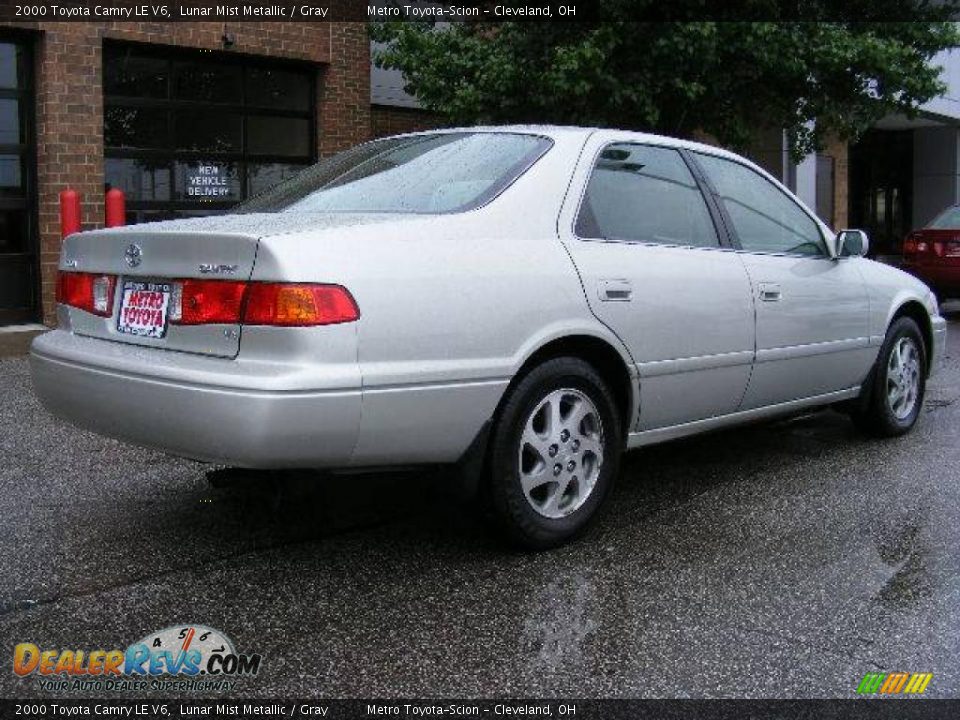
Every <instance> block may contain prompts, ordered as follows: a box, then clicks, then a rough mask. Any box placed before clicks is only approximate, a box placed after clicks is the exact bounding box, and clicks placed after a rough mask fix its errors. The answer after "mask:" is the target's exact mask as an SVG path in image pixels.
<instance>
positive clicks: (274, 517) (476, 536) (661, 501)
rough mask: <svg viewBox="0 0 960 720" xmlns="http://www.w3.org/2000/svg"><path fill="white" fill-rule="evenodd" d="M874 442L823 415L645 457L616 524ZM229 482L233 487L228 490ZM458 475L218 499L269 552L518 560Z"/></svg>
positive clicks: (616, 503) (223, 486) (313, 483)
mask: <svg viewBox="0 0 960 720" xmlns="http://www.w3.org/2000/svg"><path fill="white" fill-rule="evenodd" d="M858 438H859V439H860V441H861V442H866V441H865V440H863V439H862V438H860V436H859V435H858V434H857V433H856V431H855V430H854V429H853V427H852V425H851V424H850V422H849V420H848V419H847V418H846V417H845V416H843V415H841V414H839V413H836V412H832V411H821V412H817V413H813V414H807V415H804V416H800V417H795V418H791V419H787V420H781V421H778V422H773V423H771V422H767V423H764V424H755V425H748V426H744V427H740V428H738V429H734V430H725V431H718V432H715V433H711V434H707V435H702V436H698V437H693V438H688V439H683V440H678V441H674V442H670V443H664V444H661V445H655V446H651V447H649V448H643V449H641V450H638V451H633V452H630V453H627V454H626V455H625V456H624V459H623V462H622V465H621V472H620V477H619V479H618V487H617V489H616V491H615V493H614V496H613V498H612V502H611V506H610V508H609V512H608V514H607V515H608V517H610V516H611V515H612V516H613V518H614V520H616V518H617V516H619V515H624V516H630V517H631V518H633V519H636V518H637V517H638V516H640V517H643V516H649V515H654V514H656V513H657V512H659V511H661V510H663V509H665V508H669V507H676V506H682V505H684V504H685V503H687V502H689V501H690V500H691V499H692V498H694V497H696V496H698V495H700V494H701V493H703V492H705V491H707V490H709V489H711V488H713V487H717V486H722V485H724V484H726V483H728V482H731V481H735V480H737V479H739V478H741V477H742V476H743V474H744V473H745V472H748V471H749V470H750V469H751V468H754V467H756V466H757V465H758V463H759V464H762V463H772V464H776V465H783V464H785V463H790V462H796V463H797V464H802V463H803V462H804V461H805V460H806V459H809V458H816V457H820V456H822V455H823V454H824V453H825V452H826V453H829V452H831V451H832V450H833V448H835V447H839V446H843V445H849V444H850V443H851V441H857V439H858ZM223 479H225V480H226V482H223V481H222V480H223ZM458 482H459V480H458V478H457V477H456V476H455V475H454V473H453V472H452V471H451V470H437V471H430V472H379V473H368V474H356V475H328V474H324V473H320V472H310V471H296V472H265V471H241V472H239V473H235V472H231V471H226V472H225V473H224V475H223V476H222V479H217V477H216V473H214V485H218V486H219V487H213V488H212V489H211V493H212V494H213V495H214V497H216V498H217V499H218V503H217V504H218V506H219V508H220V509H219V512H220V513H224V514H225V515H227V516H229V518H226V517H225V518H223V519H224V520H225V521H226V520H228V521H227V522H224V524H225V525H229V526H232V527H235V528H236V529H237V530H238V531H240V532H243V533H244V534H246V535H247V536H248V537H250V536H253V537H258V538H260V540H261V541H262V542H266V543H268V544H276V543H288V542H305V541H311V540H321V539H324V538H328V537H331V536H336V535H341V534H344V533H350V532H364V531H371V530H373V529H374V528H379V529H380V530H379V532H382V533H385V534H387V535H394V534H396V535H397V536H400V535H402V537H403V538H404V540H405V541H415V542H417V543H421V544H424V543H425V544H427V545H435V546H437V547H443V548H448V549H449V548H450V547H452V546H456V547H459V548H460V549H461V550H463V549H464V548H466V547H470V546H473V547H478V546H479V547H482V548H484V549H486V550H490V549H495V550H497V551H509V550H510V548H509V546H507V545H506V544H504V543H503V542H502V541H501V540H500V539H499V538H498V537H497V536H496V535H495V534H494V533H491V532H490V531H489V530H488V525H487V523H486V522H485V518H484V516H483V513H482V511H481V508H480V507H479V505H480V503H479V502H478V501H475V500H470V499H464V498H463V497H461V496H460V495H459V493H458V487H459V485H458ZM414 539H415V540H414Z"/></svg>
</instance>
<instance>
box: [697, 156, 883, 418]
mask: <svg viewBox="0 0 960 720" xmlns="http://www.w3.org/2000/svg"><path fill="white" fill-rule="evenodd" d="M693 157H694V158H695V159H696V162H697V163H698V164H699V165H700V166H701V167H702V168H703V171H704V174H705V177H706V179H707V181H708V183H709V185H710V186H711V188H712V191H713V192H714V193H715V199H716V201H717V204H718V206H719V207H720V208H721V210H722V212H723V213H724V218H725V220H726V224H727V225H728V226H729V227H730V230H731V237H732V240H733V241H734V242H735V243H736V244H737V245H738V246H739V254H740V257H741V258H742V260H743V262H744V264H745V265H746V268H747V271H748V273H749V274H750V280H751V283H752V285H753V291H754V296H755V300H756V312H757V357H756V363H755V365H754V369H753V375H752V377H751V379H750V386H749V388H748V390H747V393H746V395H745V396H744V401H743V409H744V410H747V409H751V408H756V407H762V406H765V405H771V404H776V403H781V402H787V401H790V400H797V399H801V398H808V397H813V396H816V395H823V394H827V393H830V392H835V391H839V390H846V389H849V388H851V387H855V386H857V385H859V384H860V383H861V382H862V381H863V379H864V377H865V375H866V373H867V371H868V370H869V367H870V364H871V362H872V358H873V356H874V354H875V348H874V349H871V348H870V347H869V321H870V305H869V299H868V296H867V288H866V285H865V284H864V281H863V278H862V276H861V274H860V272H859V270H858V269H857V262H858V259H857V258H838V259H835V258H832V257H831V256H830V253H829V250H828V248H827V244H826V238H825V237H824V233H823V231H822V230H821V228H820V225H819V223H818V222H817V221H816V220H815V219H814V218H813V216H812V215H811V214H810V213H809V212H808V211H807V210H805V209H804V208H803V207H802V206H801V205H800V204H799V203H798V202H797V201H796V200H794V199H793V198H792V197H790V195H788V194H787V193H786V192H785V191H784V190H782V189H781V188H780V187H778V186H777V185H776V184H775V183H773V182H772V181H771V180H770V179H768V178H767V177H765V176H763V175H762V174H761V173H759V172H757V171H756V170H754V169H753V168H751V167H749V166H748V165H746V164H744V163H740V162H737V161H735V160H732V159H728V158H722V157H718V156H714V155H707V154H701V153H695V154H694V156H693Z"/></svg>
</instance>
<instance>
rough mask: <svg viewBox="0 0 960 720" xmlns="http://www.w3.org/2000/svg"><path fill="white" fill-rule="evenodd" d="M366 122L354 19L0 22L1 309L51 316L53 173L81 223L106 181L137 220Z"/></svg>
mask: <svg viewBox="0 0 960 720" xmlns="http://www.w3.org/2000/svg"><path fill="white" fill-rule="evenodd" d="M385 112H387V113H388V114H389V111H385ZM371 122H372V120H371V103H370V43H369V39H368V36H367V30H366V27H365V25H364V24H363V23H296V24H294V23H237V24H235V25H231V26H230V27H229V30H228V29H226V28H225V26H224V24H223V23H222V22H210V23H205V22H197V23H127V22H102V23H94V22H83V23H79V22H74V23H42V24H36V23H34V24H31V23H18V24H16V25H12V24H8V25H5V26H0V325H6V326H10V325H16V324H22V323H32V322H38V321H47V322H49V321H50V320H51V318H53V317H54V311H53V307H54V295H55V282H56V268H57V260H58V253H59V248H60V230H59V210H58V194H59V192H60V191H61V190H62V189H64V188H66V187H71V188H74V189H75V190H77V191H78V192H80V193H81V195H82V198H83V222H84V225H85V226H95V225H100V224H102V222H103V211H104V207H103V204H104V203H103V199H104V192H105V189H106V188H107V187H119V188H121V189H123V190H124V191H125V192H126V195H127V211H128V221H130V222H139V221H145V220H151V219H160V218H169V217H178V216H189V215H195V214H207V213H211V212H218V211H222V210H223V209H226V208H227V207H230V206H231V205H233V204H235V203H236V202H238V201H239V200H242V199H244V198H245V197H247V196H248V195H250V194H251V193H254V192H257V191H258V190H259V189H261V188H263V187H266V186H267V185H269V184H271V183H273V182H276V181H277V180H280V179H282V178H284V177H286V176H287V175H289V174H291V173H293V172H295V171H296V170H298V169H299V168H301V167H303V166H305V165H308V164H310V163H312V162H314V161H315V160H316V159H317V158H318V157H320V156H323V155H327V154H329V153H332V152H335V151H337V150H340V149H342V148H344V147H347V146H349V145H352V144H354V143H356V142H358V141H362V140H365V139H367V138H368V137H370V134H371ZM384 122H386V121H384ZM209 174H213V175H215V176H216V177H217V181H216V183H215V185H214V186H213V187H212V188H211V187H209V186H202V184H201V183H200V181H199V178H201V177H202V176H204V175H209Z"/></svg>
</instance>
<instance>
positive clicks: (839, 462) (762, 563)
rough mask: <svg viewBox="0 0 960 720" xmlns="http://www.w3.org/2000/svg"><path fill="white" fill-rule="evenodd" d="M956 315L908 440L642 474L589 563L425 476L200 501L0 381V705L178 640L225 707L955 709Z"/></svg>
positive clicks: (722, 456) (815, 442)
mask: <svg viewBox="0 0 960 720" xmlns="http://www.w3.org/2000/svg"><path fill="white" fill-rule="evenodd" d="M952 307H953V308H954V311H953V312H952V313H949V317H950V319H951V328H950V333H951V335H950V347H949V348H948V352H947V355H948V357H947V359H946V361H945V364H944V366H943V367H942V368H941V370H940V374H939V376H938V377H936V378H935V379H934V380H933V382H932V383H931V385H930V386H929V388H928V397H927V403H926V406H925V409H924V412H923V414H922V417H921V419H920V421H919V424H918V426H917V428H916V429H915V431H914V433H913V434H911V435H910V436H908V437H906V438H901V439H897V440H892V441H883V442H880V441H873V440H868V439H866V438H864V437H862V436H860V435H858V434H857V433H856V432H855V431H854V429H853V428H852V426H851V425H850V423H849V422H848V420H847V419H846V418H845V417H843V416H842V415H839V414H837V413H834V412H830V411H827V412H820V413H817V414H814V415H808V416H805V417H802V418H798V419H794V420H790V421H785V422H779V423H775V424H767V425H755V426H750V427H747V428H740V429H736V430H732V431H727V432H723V433H718V434H714V435H710V436H705V437H701V438H695V439H690V440H686V441H681V442H676V443H672V444H667V445H662V446H657V447H653V448H648V449H645V450H642V451H640V452H637V453H634V454H632V455H630V456H628V459H627V462H626V467H625V470H624V473H623V476H622V478H621V481H620V483H619V486H618V488H617V490H616V493H615V496H614V498H613V501H612V502H611V503H610V507H609V510H608V512H607V514H606V516H605V517H604V519H603V520H602V521H601V523H600V524H599V525H598V526H597V528H596V529H595V530H594V531H593V532H592V533H591V534H590V535H588V536H587V537H586V538H584V539H583V540H581V541H579V542H577V543H575V544H574V545H571V546H569V547H566V548H562V549H559V550H556V551H553V552H550V553H545V554H540V555H529V554H518V553H513V552H510V551H508V550H507V549H505V548H504V547H503V546H502V545H501V544H500V543H499V542H498V540H497V539H496V538H495V537H493V536H491V535H490V534H488V532H487V531H486V530H485V529H484V526H483V524H482V522H480V520H479V519H478V518H477V517H476V516H475V515H474V514H473V513H472V512H470V511H469V510H467V509H464V508H463V507H461V506H460V505H459V504H458V503H457V502H456V501H455V500H454V499H452V498H451V496H450V493H448V492H446V488H447V487H448V485H449V483H448V482H446V481H447V480H449V478H447V477H444V476H436V475H423V476H410V475H398V476H378V477H373V478H371V477H341V478H338V479H332V480H331V479H323V478H319V477H315V476H310V475H303V476H299V477H295V478H273V477H270V476H268V475H264V476H262V477H258V478H256V479H255V480H253V481H251V482H249V483H246V484H245V485H241V486H240V487H230V488H224V489H217V488H212V487H210V486H209V484H208V483H207V481H206V479H205V476H204V471H205V469H206V468H205V467H204V466H201V465H198V464H195V463H191V462H186V461H181V460H176V459H171V458H168V457H165V456H163V455H161V454H158V453H155V452H150V451H145V450H140V449H137V448H133V447H129V446H125V445H122V444H120V443H117V442H114V441H112V440H107V439H103V438H99V437H97V436H95V435H92V434H89V433H87V432H84V431H80V430H77V429H75V428H72V427H70V426H68V425H66V424H65V423H62V422H60V421H57V420H55V419H54V418H52V417H51V416H49V415H47V414H46V413H45V412H44V411H43V410H42V409H41V408H40V406H39V405H38V403H37V401H36V400H35V399H34V397H33V395H32V392H31V390H30V383H29V376H28V371H27V366H26V362H25V361H24V360H22V359H15V360H6V361H0V458H2V460H0V517H2V523H0V650H2V653H3V656H4V657H5V659H3V660H2V661H0V696H2V697H8V698H9V697H21V698H24V697H32V696H40V697H54V696H55V695H56V693H50V692H44V691H42V690H41V689H40V688H39V687H38V686H37V683H36V680H35V679H21V678H18V677H16V676H15V675H13V673H12V672H10V668H11V665H10V664H9V663H10V662H11V658H12V650H13V647H14V645H15V644H17V643H20V642H33V643H36V644H37V645H39V646H42V647H44V648H47V647H49V648H67V647H69V648H89V649H95V648H103V649H110V648H125V647H127V645H129V644H130V643H132V642H134V641H135V640H137V639H139V638H141V637H143V636H145V635H147V634H148V633H150V632H152V631H156V630H159V629H161V628H164V627H167V626H170V625H179V624H182V623H191V622H192V623H202V624H204V625H207V626H210V627H214V628H218V629H220V630H222V631H224V632H225V633H226V634H227V635H229V636H230V637H231V638H232V639H233V641H234V643H235V644H236V646H237V648H238V649H239V650H240V651H242V652H247V653H261V654H262V655H263V658H264V659H263V666H262V668H261V671H260V674H259V675H258V676H257V677H255V678H247V679H245V680H243V681H240V684H238V686H237V689H236V693H237V694H239V695H242V696H247V697H278V696H279V697H294V696H301V697H311V696H323V697H341V696H348V697H400V696H405V697H423V696H428V697H433V696H470V697H490V696H556V697H578V698H587V697H850V696H852V695H853V692H854V690H855V689H856V686H857V684H858V683H859V681H860V679H861V678H862V677H863V675H864V673H866V672H880V671H894V670H902V671H908V672H932V673H933V674H934V678H933V681H932V682H931V684H930V686H929V688H928V689H927V692H926V695H927V696H931V697H960V631H958V627H960V305H954V306H952ZM93 695H103V693H93ZM206 695H208V696H209V695H211V694H210V693H206ZM63 697H65V696H63ZM73 697H76V695H73ZM117 697H124V695H123V694H122V693H118V694H117ZM164 697H170V694H169V693H168V694H166V695H164Z"/></svg>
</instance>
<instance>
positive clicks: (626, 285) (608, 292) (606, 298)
mask: <svg viewBox="0 0 960 720" xmlns="http://www.w3.org/2000/svg"><path fill="white" fill-rule="evenodd" d="M598 290H599V295H600V300H602V301H603V302H630V301H631V300H632V299H633V288H632V287H631V286H630V281H629V280H601V281H600V286H599V288H598Z"/></svg>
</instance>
